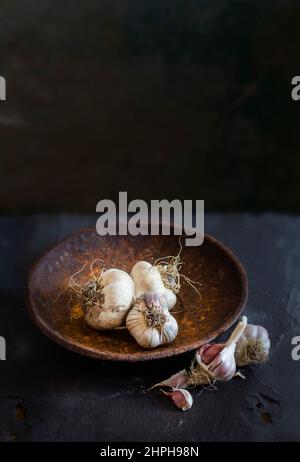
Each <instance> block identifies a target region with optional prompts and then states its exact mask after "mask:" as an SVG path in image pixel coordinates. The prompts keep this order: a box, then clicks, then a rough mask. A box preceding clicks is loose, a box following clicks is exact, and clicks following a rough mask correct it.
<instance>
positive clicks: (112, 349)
mask: <svg viewBox="0 0 300 462" xmlns="http://www.w3.org/2000/svg"><path fill="white" fill-rule="evenodd" d="M177 253H178V236H135V237H132V236H105V237H101V236H99V235H98V234H96V231H95V228H85V229H82V230H79V231H78V232H76V233H74V234H72V235H71V236H69V237H67V238H66V239H64V240H63V241H61V242H60V243H59V244H57V245H55V246H54V247H53V248H52V249H51V250H49V251H48V252H46V253H45V254H44V255H43V256H42V257H41V258H40V259H39V260H38V261H37V263H36V264H35V265H34V267H33V268H32V270H31V272H30V277H29V304H28V305H29V312H30V314H31V316H32V318H33V320H34V321H35V323H36V324H37V326H38V327H39V328H40V329H41V331H42V332H43V333H44V334H46V335H47V336H48V337H50V338H51V339H52V340H54V341H55V342H57V343H59V344H60V345H62V346H64V347H66V348H68V349H70V350H72V351H76V352H77V353H81V354H83V355H87V356H91V357H93V358H100V359H109V360H120V361H144V360H149V359H157V358H165V357H169V356H174V355H178V354H180V353H184V352H186V351H189V350H193V349H195V348H197V347H199V346H200V345H201V344H203V343H204V342H207V341H210V340H212V339H214V338H215V337H216V336H217V335H219V334H220V333H222V332H224V331H226V330H227V329H228V328H229V327H230V326H231V325H232V324H233V322H234V321H235V320H236V319H237V318H238V317H239V316H240V314H241V312H242V310H243V308H244V306H245V303H246V299H247V292H248V284H247V277H246V273H245V271H244V269H243V267H242V265H241V263H240V262H239V260H238V259H237V257H236V256H235V255H234V254H233V253H232V252H231V251H230V250H229V249H227V248H226V247H225V246H224V245H222V244H221V243H220V242H218V241H217V240H216V239H214V238H213V237H211V236H208V235H206V236H205V240H204V243H203V244H202V245H201V246H200V247H184V249H183V251H182V261H183V262H184V264H183V267H182V272H183V273H184V274H185V275H187V276H188V277H189V278H191V279H193V280H195V281H201V286H200V292H201V298H200V297H199V295H198V294H197V293H196V292H195V291H194V290H193V289H192V288H191V287H190V286H189V285H188V284H186V283H183V285H182V288H181V290H180V293H179V294H178V302H177V304H176V306H175V308H174V309H173V312H174V313H175V314H174V316H175V317H176V319H177V322H178V325H179V333H178V336H177V337H176V339H175V340H174V342H172V343H170V344H168V345H164V346H161V347H158V348H155V349H154V350H144V349H143V348H141V347H140V346H139V345H138V344H137V343H136V342H135V340H134V339H133V338H132V337H131V335H130V334H129V333H128V332H127V330H126V329H125V330H118V331H110V332H102V331H101V332H100V331H95V330H93V329H91V328H90V327H88V326H87V325H86V323H85V321H84V318H83V314H82V312H81V309H80V307H79V306H78V305H76V301H75V300H72V299H71V298H70V294H69V293H68V291H66V288H67V287H68V283H69V279H70V276H71V275H72V274H74V273H75V272H77V271H78V270H80V269H81V268H82V266H83V265H84V264H85V263H86V262H88V264H87V265H86V268H85V269H84V270H83V271H82V272H81V273H80V274H78V275H77V280H78V281H80V282H83V281H86V280H88V278H89V277H90V270H89V267H90V263H91V262H92V261H93V260H94V259H96V258H101V259H103V260H104V261H105V263H106V265H108V266H111V267H115V268H121V269H124V270H126V271H129V272H130V270H131V268H132V266H133V265H134V263H135V262H137V261H139V260H147V261H149V262H154V261H155V260H156V259H157V258H159V257H162V256H166V255H176V254H177ZM97 265H98V266H97ZM100 266H101V262H95V264H94V267H95V268H96V269H97V268H100ZM59 294H60V295H59Z"/></svg>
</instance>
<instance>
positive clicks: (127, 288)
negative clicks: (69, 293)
mask: <svg viewBox="0 0 300 462" xmlns="http://www.w3.org/2000/svg"><path fill="white" fill-rule="evenodd" d="M101 286H102V289H101V296H100V297H99V300H98V301H97V302H96V303H94V304H93V305H92V306H88V307H86V308H85V309H84V311H85V321H86V323H87V324H88V325H89V326H90V327H92V328H93V329H99V330H103V329H105V330H110V329H115V328H116V327H120V326H122V325H123V324H124V323H125V319H126V315H127V313H128V311H129V310H130V308H131V306H132V304H133V302H134V300H135V296H134V293H135V287H134V283H133V280H132V278H131V277H130V276H129V274H128V273H126V272H125V271H122V270H119V269H109V270H107V271H104V273H103V276H102V278H101Z"/></svg>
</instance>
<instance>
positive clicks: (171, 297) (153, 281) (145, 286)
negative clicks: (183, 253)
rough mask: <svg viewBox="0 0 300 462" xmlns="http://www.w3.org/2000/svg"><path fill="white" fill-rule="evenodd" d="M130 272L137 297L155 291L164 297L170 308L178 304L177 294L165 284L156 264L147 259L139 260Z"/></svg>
mask: <svg viewBox="0 0 300 462" xmlns="http://www.w3.org/2000/svg"><path fill="white" fill-rule="evenodd" d="M130 274H131V277H132V279H133V281H134V285H135V296H136V298H139V297H140V296H141V295H143V294H145V293H148V292H153V293H157V294H158V295H161V296H163V297H164V299H165V301H166V303H167V306H168V309H169V310H171V309H172V308H173V307H174V306H175V305H176V301H177V298H176V295H175V294H174V292H173V291H172V290H170V289H167V288H166V287H165V286H164V283H163V281H162V278H161V275H160V272H159V271H158V269H157V268H156V267H155V266H153V265H151V264H150V263H148V262H146V261H139V262H137V263H136V264H135V265H134V267H133V268H132V270H131V273H130Z"/></svg>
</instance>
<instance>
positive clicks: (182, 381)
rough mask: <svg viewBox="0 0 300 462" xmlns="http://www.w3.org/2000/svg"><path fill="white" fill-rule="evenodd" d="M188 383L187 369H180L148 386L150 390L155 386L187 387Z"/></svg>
mask: <svg viewBox="0 0 300 462" xmlns="http://www.w3.org/2000/svg"><path fill="white" fill-rule="evenodd" d="M188 385H189V383H188V373H187V370H186V369H182V370H181V371H179V372H177V373H176V374H173V375H171V377H169V378H168V379H165V380H163V381H162V382H159V383H156V384H155V385H153V387H151V388H150V390H152V389H153V388H156V387H170V388H187V387H188Z"/></svg>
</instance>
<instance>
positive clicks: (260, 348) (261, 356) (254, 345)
mask: <svg viewBox="0 0 300 462" xmlns="http://www.w3.org/2000/svg"><path fill="white" fill-rule="evenodd" d="M270 346H271V342H270V338H269V334H268V331H267V330H266V329H265V328H264V327H262V326H255V325H253V324H248V325H247V327H246V329H245V330H244V332H243V334H242V335H241V337H240V338H239V340H238V342H237V345H236V350H235V359H236V363H237V365H238V366H246V365H247V364H253V363H264V362H266V361H267V360H268V357H269V351H270Z"/></svg>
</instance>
